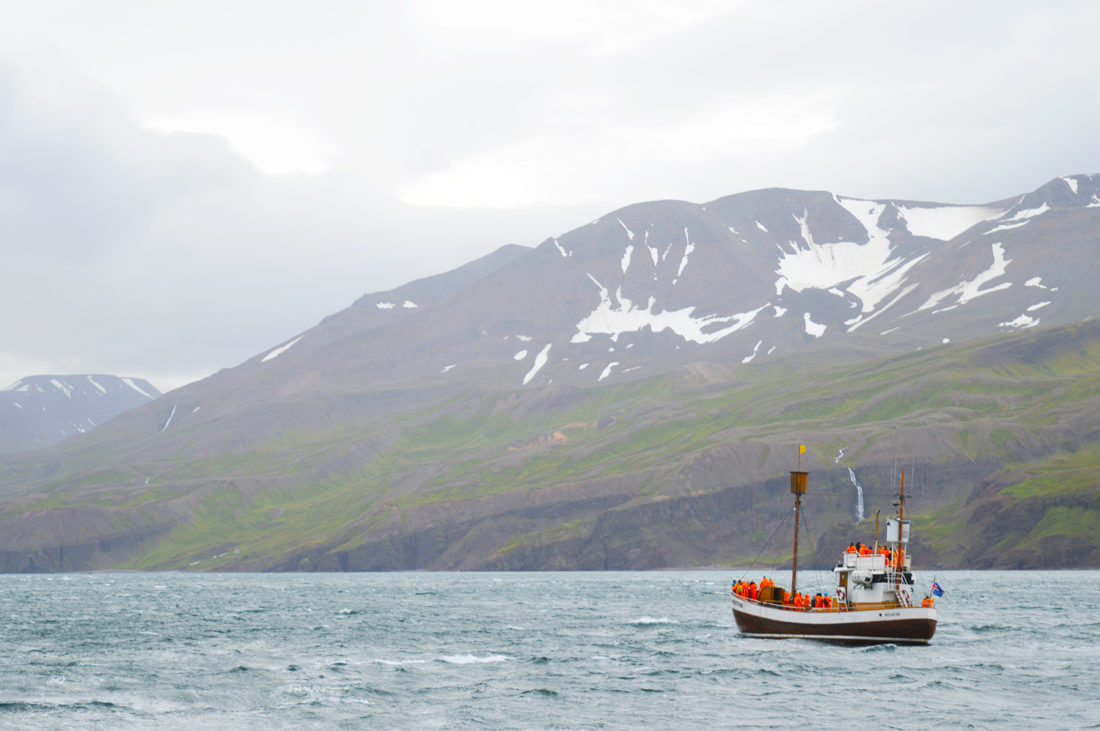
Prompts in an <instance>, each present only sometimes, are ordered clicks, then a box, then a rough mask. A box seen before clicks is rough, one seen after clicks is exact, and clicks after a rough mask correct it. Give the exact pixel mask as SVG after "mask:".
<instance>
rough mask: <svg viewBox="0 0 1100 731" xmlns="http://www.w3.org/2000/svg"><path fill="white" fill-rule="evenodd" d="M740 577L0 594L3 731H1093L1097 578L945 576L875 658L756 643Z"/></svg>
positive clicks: (485, 577)
mask: <svg viewBox="0 0 1100 731" xmlns="http://www.w3.org/2000/svg"><path fill="white" fill-rule="evenodd" d="M735 573H736V574H737V575H738V576H740V575H741V572H735ZM731 578H733V574H731V573H730V572H725V571H721V572H718V571H676V572H652V573H545V574H542V573H540V574H505V573H500V574H495V573H463V574H436V573H402V574H289V575H288V574H275V575H271V574H268V575H233V574H217V575H209V574H206V575H194V574H79V575H67V576H42V575H38V576H14V575H7V576H0V632H2V634H0V641H2V643H3V658H2V660H0V663H2V665H0V726H4V727H17V728H28V727H30V728H35V727H48V728H56V727H80V728H88V727H110V728H117V727H158V728H160V727H163V728H180V727H184V726H192V727H200V728H206V727H230V728H273V727H274V728H291V727H298V728H301V727H326V728H332V727H348V728H352V727H354V728H363V727H372V728H378V727H402V728H404V727H409V728H433V727H463V726H491V727H509V728H515V727H520V728H547V727H549V728H563V727H564V728H591V727H606V728H618V727H639V726H645V727H653V728H691V727H698V728H703V727H706V728H713V727H719V726H723V727H728V726H737V725H747V726H761V727H762V726H769V727H790V726H792V725H795V724H798V725H803V724H804V725H805V726H806V727H814V728H822V727H826V728H830V727H838V726H847V727H859V728H919V727H929V726H959V725H968V724H969V725H972V726H977V727H987V726H1018V727H1031V726H1045V727H1050V726H1057V727H1083V726H1096V725H1100V705H1098V703H1100V642H1098V640H1100V620H1098V619H1097V607H1098V606H1100V572H1095V571H1092V572H1077V571H1073V572H1056V573H1045V574H1040V573H1034V572H1022V573H1014V572H940V573H939V575H938V579H939V582H940V584H941V585H942V586H943V588H944V589H946V591H947V595H946V597H945V598H944V599H941V600H940V601H939V602H938V604H937V606H938V607H940V610H941V611H940V625H939V630H938V631H937V633H936V636H935V638H934V639H933V643H932V645H930V646H928V647H894V646H880V647H872V648H848V647H839V646H832V645H826V644H818V643H813V642H809V641H800V640H758V639H749V638H744V637H741V636H740V635H739V634H738V632H737V629H736V627H735V625H734V624H733V618H732V615H731V612H730V605H729V599H728V591H729V583H730V579H731ZM931 579H932V577H931V575H929V574H922V573H921V572H918V582H919V585H920V586H922V588H923V586H924V585H925V584H930V583H931ZM825 581H826V579H825V575H824V574H823V573H817V574H815V573H813V572H806V574H804V575H801V577H800V581H799V584H800V588H805V589H809V590H811V591H816V590H817V589H818V588H824V586H825Z"/></svg>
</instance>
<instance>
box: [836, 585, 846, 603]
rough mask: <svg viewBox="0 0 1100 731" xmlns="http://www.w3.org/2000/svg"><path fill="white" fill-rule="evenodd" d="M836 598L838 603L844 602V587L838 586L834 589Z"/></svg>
mask: <svg viewBox="0 0 1100 731" xmlns="http://www.w3.org/2000/svg"><path fill="white" fill-rule="evenodd" d="M836 598H837V599H839V600H840V601H844V587H843V586H838V587H837V589H836Z"/></svg>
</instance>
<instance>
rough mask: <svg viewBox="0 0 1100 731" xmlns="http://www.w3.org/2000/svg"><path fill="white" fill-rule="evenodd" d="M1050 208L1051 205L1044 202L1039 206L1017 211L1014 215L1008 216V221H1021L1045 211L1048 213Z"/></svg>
mask: <svg viewBox="0 0 1100 731" xmlns="http://www.w3.org/2000/svg"><path fill="white" fill-rule="evenodd" d="M1049 210H1050V206H1049V205H1047V204H1046V203H1044V204H1043V205H1041V206H1039V207H1038V208H1027V209H1025V210H1022V211H1017V212H1016V213H1014V214H1013V215H1012V217H1011V218H1008V219H1006V220H1008V221H1021V220H1023V219H1025V218H1035V217H1036V216H1041V215H1043V214H1044V213H1046V212H1047V211H1049Z"/></svg>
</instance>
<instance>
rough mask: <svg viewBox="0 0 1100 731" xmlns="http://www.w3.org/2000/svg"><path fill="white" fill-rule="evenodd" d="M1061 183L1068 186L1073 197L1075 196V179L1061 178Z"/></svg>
mask: <svg viewBox="0 0 1100 731" xmlns="http://www.w3.org/2000/svg"><path fill="white" fill-rule="evenodd" d="M1062 181H1063V182H1064V183H1065V184H1066V185H1068V186H1069V189H1070V190H1072V191H1073V194H1074V195H1077V178H1062Z"/></svg>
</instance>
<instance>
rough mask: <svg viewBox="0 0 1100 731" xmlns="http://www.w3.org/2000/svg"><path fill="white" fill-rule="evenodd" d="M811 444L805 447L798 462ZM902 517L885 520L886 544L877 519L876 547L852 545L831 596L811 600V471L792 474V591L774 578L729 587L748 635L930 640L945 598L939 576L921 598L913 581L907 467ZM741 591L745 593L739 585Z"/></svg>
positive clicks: (857, 641)
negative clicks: (802, 558)
mask: <svg viewBox="0 0 1100 731" xmlns="http://www.w3.org/2000/svg"><path fill="white" fill-rule="evenodd" d="M804 451H805V447H803V446H801V445H799V457H800V459H799V461H800V462H801V454H802V453H803V452H804ZM901 474H902V477H901V490H900V492H899V494H898V500H897V501H895V503H894V505H895V506H896V507H897V515H896V516H895V517H893V518H890V519H888V520H887V521H886V541H885V543H884V544H882V545H879V544H878V535H877V534H878V520H877V518H876V521H875V533H876V535H875V543H874V544H873V545H872V546H862V547H857V546H855V545H854V544H853V545H851V546H849V547H848V549H847V551H846V552H845V553H844V554H843V555H842V556H841V559H840V561H839V562H837V564H836V566H835V567H834V568H833V579H834V581H835V586H834V587H833V591H832V594H830V595H827V596H826V595H819V596H818V597H815V598H814V599H813V600H812V601H807V600H806V598H805V597H803V596H802V595H801V594H799V593H798V591H797V580H798V518H799V513H800V511H801V507H802V496H803V495H804V494H805V493H806V486H807V482H808V473H806V472H802V471H792V472H791V492H792V493H793V494H794V496H795V502H794V504H795V508H794V516H795V517H794V556H793V560H792V562H791V589H790V591H787V590H785V589H784V588H782V587H779V586H776V585H775V584H774V583H772V582H771V581H768V580H763V581H762V582H761V585H762V586H755V585H750V586H751V590H746V589H744V588H743V587H744V586H745V583H744V582H734V584H733V586H732V587H731V590H732V591H731V594H732V601H733V617H734V620H735V621H736V622H737V628H738V629H739V630H740V632H741V634H742V635H745V636H747V637H765V638H774V639H782V638H801V639H810V640H823V641H826V642H833V643H841V644H851V645H875V644H886V643H893V644H898V645H926V644H928V642H929V641H930V640H931V639H932V635H934V634H935V632H936V608H935V606H933V605H934V602H935V600H936V595H942V590H941V589H940V588H939V585H938V584H937V583H936V582H935V580H933V582H932V589H931V590H930V591H929V592H928V594H927V595H926V596H924V597H923V598H922V599H920V600H918V599H917V598H916V597H917V590H916V587H915V585H914V583H913V573H912V568H911V563H912V557H911V556H907V555H906V552H905V549H906V547H907V546H908V544H909V530H910V521H909V520H906V519H905V471H904V470H902V473H901ZM739 588H741V591H738V589H739Z"/></svg>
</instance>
